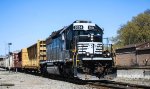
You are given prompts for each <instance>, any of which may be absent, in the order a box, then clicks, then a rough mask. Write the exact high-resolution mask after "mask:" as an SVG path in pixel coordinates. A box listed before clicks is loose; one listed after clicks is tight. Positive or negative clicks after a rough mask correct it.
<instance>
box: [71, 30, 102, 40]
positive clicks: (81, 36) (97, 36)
mask: <svg viewBox="0 0 150 89" xmlns="http://www.w3.org/2000/svg"><path fill="white" fill-rule="evenodd" d="M74 35H75V36H78V41H79V42H92V40H91V35H93V42H101V41H102V33H101V32H100V31H98V30H76V31H75V34H74Z"/></svg>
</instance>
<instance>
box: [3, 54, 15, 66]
mask: <svg viewBox="0 0 150 89" xmlns="http://www.w3.org/2000/svg"><path fill="white" fill-rule="evenodd" d="M3 65H4V68H6V69H9V67H10V69H13V68H14V58H13V55H10V57H9V56H7V57H6V58H5V59H4V62H3Z"/></svg>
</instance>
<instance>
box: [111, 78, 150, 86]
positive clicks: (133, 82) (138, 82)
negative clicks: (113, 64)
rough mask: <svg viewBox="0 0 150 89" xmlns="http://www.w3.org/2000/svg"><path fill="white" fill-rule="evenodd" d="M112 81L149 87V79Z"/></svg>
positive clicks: (117, 79) (119, 79)
mask: <svg viewBox="0 0 150 89" xmlns="http://www.w3.org/2000/svg"><path fill="white" fill-rule="evenodd" d="M113 81H117V82H125V83H131V84H138V85H146V86H150V79H129V78H115V79H113Z"/></svg>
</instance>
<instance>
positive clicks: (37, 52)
mask: <svg viewBox="0 0 150 89" xmlns="http://www.w3.org/2000/svg"><path fill="white" fill-rule="evenodd" d="M18 55H19V59H18V63H16V67H17V68H19V69H20V68H21V70H25V71H36V72H39V70H40V65H39V62H40V61H43V60H46V44H45V40H38V42H37V43H35V44H34V45H32V46H30V47H28V48H24V49H22V51H21V52H20V53H19V54H18Z"/></svg>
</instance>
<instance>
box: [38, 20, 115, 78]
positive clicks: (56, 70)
mask: <svg viewBox="0 0 150 89" xmlns="http://www.w3.org/2000/svg"><path fill="white" fill-rule="evenodd" d="M108 46H109V47H108ZM46 47H47V60H46V61H41V63H40V64H41V72H45V71H46V72H47V73H50V74H58V75H61V76H65V77H76V78H79V79H82V80H99V79H100V78H102V77H104V76H105V75H107V74H109V73H110V72H111V68H112V64H113V62H112V61H113V59H112V55H111V49H112V47H111V45H109V44H107V45H104V44H103V30H102V29H101V28H100V27H99V26H98V25H96V24H94V23H91V22H90V21H83V20H77V21H74V22H73V23H72V24H71V25H69V26H67V27H64V28H62V29H60V30H58V31H56V32H53V33H52V34H51V35H50V36H49V37H48V38H47V39H46ZM106 48H108V49H106ZM109 49H110V50H109Z"/></svg>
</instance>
